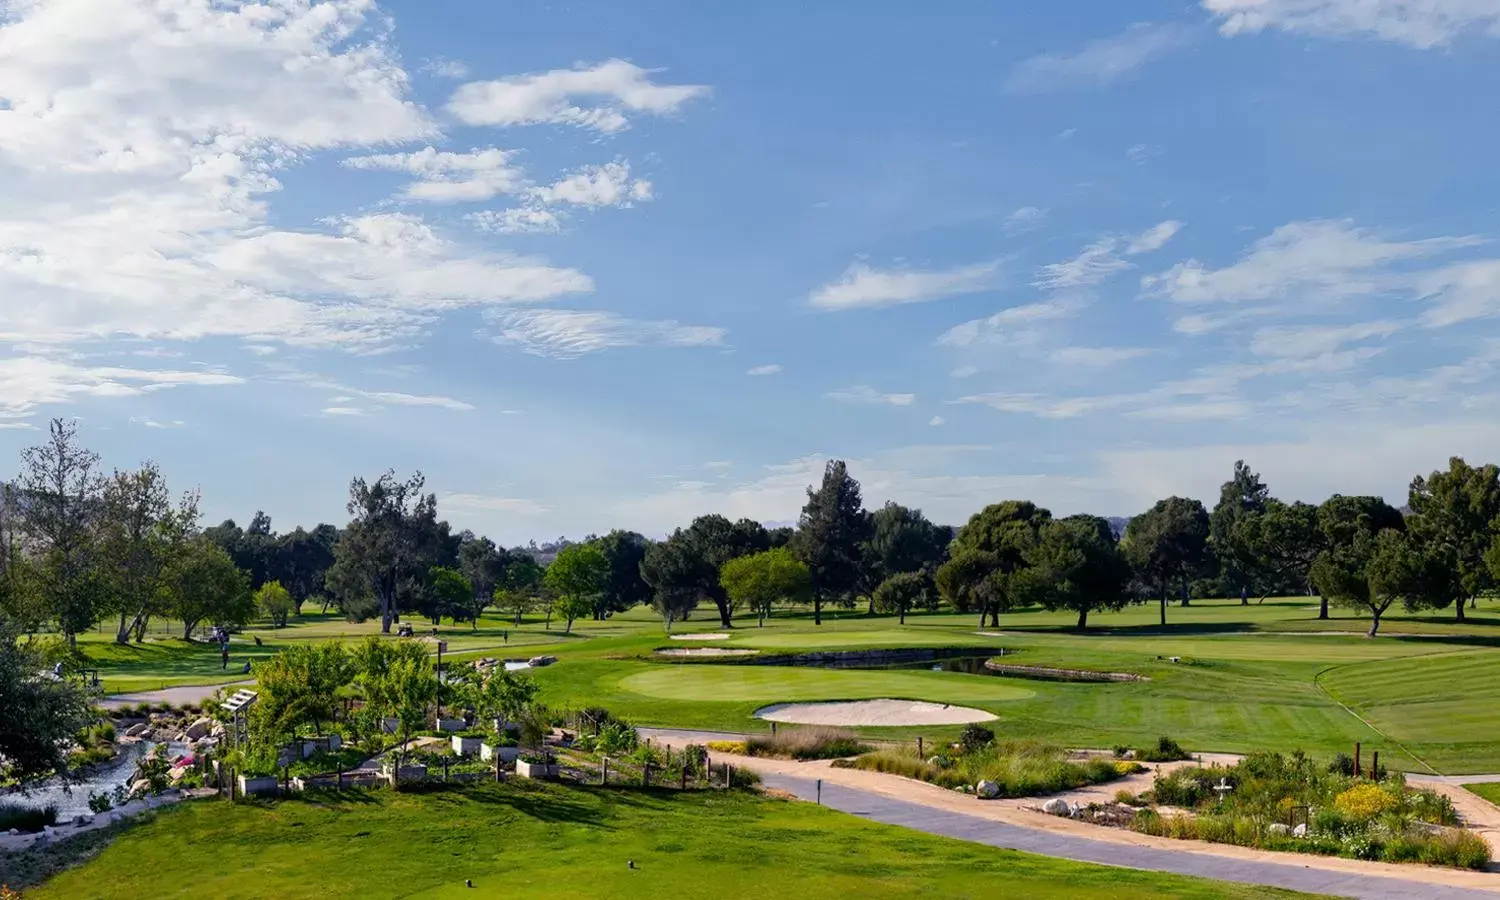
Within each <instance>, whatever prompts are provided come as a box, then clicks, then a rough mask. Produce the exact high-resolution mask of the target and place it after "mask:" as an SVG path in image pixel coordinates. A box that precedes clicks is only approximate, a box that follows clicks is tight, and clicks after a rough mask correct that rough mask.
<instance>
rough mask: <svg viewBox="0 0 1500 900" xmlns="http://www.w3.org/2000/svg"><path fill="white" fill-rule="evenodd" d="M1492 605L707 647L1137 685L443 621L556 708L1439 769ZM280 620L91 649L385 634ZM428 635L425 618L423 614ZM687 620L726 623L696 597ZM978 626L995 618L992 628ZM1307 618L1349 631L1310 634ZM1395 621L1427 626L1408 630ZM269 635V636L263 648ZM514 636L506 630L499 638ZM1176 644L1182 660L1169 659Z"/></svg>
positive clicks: (610, 624)
mask: <svg viewBox="0 0 1500 900" xmlns="http://www.w3.org/2000/svg"><path fill="white" fill-rule="evenodd" d="M1493 609H1494V601H1485V602H1483V603H1482V604H1481V608H1480V609H1478V610H1476V611H1473V612H1471V614H1470V618H1469V620H1468V622H1467V623H1466V624H1464V625H1458V624H1457V623H1455V622H1454V620H1453V616H1452V613H1451V611H1449V612H1442V613H1438V614H1434V615H1409V616H1399V617H1388V619H1387V629H1386V630H1387V631H1388V632H1389V634H1388V635H1387V636H1383V637H1380V638H1377V639H1374V640H1370V639H1368V638H1365V637H1363V636H1362V633H1363V631H1364V627H1365V620H1363V619H1361V618H1358V617H1356V616H1353V615H1352V614H1351V613H1349V612H1347V611H1344V610H1338V609H1335V610H1334V611H1333V616H1332V618H1330V619H1326V620H1323V619H1318V618H1317V613H1318V604H1317V602H1316V601H1314V600H1309V599H1307V598H1300V597H1294V598H1285V599H1279V600H1277V599H1273V600H1267V601H1266V602H1265V603H1260V604H1256V603H1252V604H1250V605H1249V606H1242V605H1240V604H1239V602H1238V601H1233V600H1230V601H1223V600H1219V601H1195V602H1194V603H1193V604H1192V605H1191V606H1189V607H1187V608H1183V607H1180V606H1177V605H1175V604H1174V605H1172V606H1169V607H1168V623H1169V624H1168V626H1167V627H1166V628H1165V629H1163V628H1162V627H1161V626H1160V625H1159V624H1158V611H1157V608H1156V607H1155V605H1154V604H1151V605H1146V606H1139V607H1133V608H1131V609H1127V610H1125V611H1122V612H1119V613H1112V614H1105V615H1098V616H1094V617H1092V618H1091V619H1090V627H1089V629H1088V631H1087V632H1086V633H1078V632H1076V631H1074V630H1073V627H1072V626H1073V624H1074V623H1073V620H1072V618H1071V617H1069V616H1066V615H1059V614H1054V613H1047V612H1043V611H1039V610H1032V611H1021V612H1015V613H1007V614H1005V615H1002V616H1001V623H1000V626H999V628H998V629H990V628H983V629H981V628H980V627H979V624H978V618H977V617H974V616H967V615H963V616H960V615H953V614H920V615H913V616H911V617H909V618H908V620H907V624H906V625H904V626H903V625H900V624H898V623H897V622H896V621H895V620H894V619H892V618H889V617H869V616H866V615H864V613H863V611H862V610H839V609H834V610H829V611H827V613H826V614H825V619H824V623H823V625H821V626H814V625H813V624H812V622H811V619H810V617H809V616H807V615H805V614H801V613H796V614H785V613H778V614H777V615H775V616H773V617H772V618H771V619H770V620H768V622H767V623H766V626H765V627H764V628H760V627H756V626H755V623H754V621H753V620H750V619H745V620H743V621H740V622H737V625H736V627H734V628H732V629H730V630H729V631H730V637H729V638H728V639H726V640H722V641H714V642H711V645H713V646H732V647H746V648H753V649H759V650H761V651H762V652H763V653H766V654H776V653H801V652H807V651H814V650H839V649H857V648H876V647H952V648H972V649H973V652H974V653H975V654H976V655H988V654H996V653H999V652H1000V651H1001V650H1002V649H1004V650H1005V652H1006V654H1007V662H1010V661H1014V662H1017V663H1030V664H1036V665H1042V666H1060V667H1069V666H1077V667H1083V668H1091V669H1102V670H1107V671H1122V672H1135V673H1139V674H1143V675H1146V676H1147V677H1148V678H1149V679H1150V680H1149V681H1146V682H1139V683H1128V684H1060V683H1052V682H1039V681H1022V680H1017V679H1000V678H996V677H993V676H978V675H962V674H958V673H930V672H917V671H899V672H893V671H881V672H852V671H847V670H845V671H830V670H820V669H812V668H806V667H798V668H788V667H776V668H770V667H757V666H751V665H745V664H736V665H715V664H707V663H703V662H697V661H694V662H689V663H681V662H677V663H672V662H665V661H663V660H661V659H659V658H655V657H653V651H654V650H655V649H657V648H661V647H690V646H702V644H697V643H694V642H683V641H673V640H670V639H669V637H668V636H667V634H666V633H665V632H664V630H663V628H662V625H661V622H660V620H659V619H658V618H657V617H656V616H655V615H654V614H653V613H652V612H651V611H650V610H648V609H645V608H638V609H635V610H631V611H630V612H627V613H623V614H620V615H616V616H614V617H612V618H610V619H608V620H606V621H603V622H593V621H579V622H576V623H575V624H574V627H573V631H572V633H571V634H564V633H563V630H562V629H563V625H562V623H560V622H554V623H553V627H552V628H551V629H550V630H549V629H547V628H546V626H545V623H544V622H543V621H542V620H541V619H538V618H535V617H528V618H527V619H526V620H525V622H524V624H522V625H521V626H519V627H518V626H516V625H514V624H513V623H512V622H510V621H508V620H507V619H505V618H504V617H502V616H500V615H498V614H495V613H493V612H492V613H490V614H488V615H486V616H484V617H483V618H482V619H481V621H480V623H479V627H478V628H477V629H474V628H471V627H470V626H468V625H467V624H465V625H460V626H454V625H451V624H444V625H442V626H440V627H439V629H438V630H439V635H438V636H439V637H441V638H442V639H444V640H446V641H447V642H448V647H449V650H448V658H452V659H455V660H459V659H463V658H467V657H473V656H478V655H486V656H514V657H526V656H531V655H535V654H538V653H549V654H555V655H557V656H558V657H559V658H560V659H561V662H560V663H559V664H558V665H556V666H552V667H550V668H547V669H542V670H539V671H538V672H537V678H538V680H539V681H540V682H541V683H542V686H543V698H544V699H545V701H546V702H548V703H549V704H551V705H553V706H556V707H561V708H577V707H581V706H586V705H603V706H606V707H608V708H609V709H611V710H612V711H614V712H615V713H616V714H619V715H622V716H625V717H627V718H628V719H630V720H632V721H636V722H638V723H640V724H646V725H658V726H680V727H689V728H708V729H716V730H733V731H754V730H760V729H763V728H764V727H765V724H764V723H762V722H760V721H759V720H757V719H755V718H753V715H752V714H753V713H754V711H755V710H756V709H757V708H758V707H760V706H764V705H766V704H770V703H777V702H782V701H798V700H833V699H855V698H859V697H875V696H895V697H900V698H907V699H923V700H933V701H938V702H945V703H961V704H964V705H970V706H977V707H980V708H982V709H986V710H989V711H990V712H993V713H995V714H996V715H997V716H999V718H1000V721H999V723H997V724H996V728H997V730H1003V733H1004V734H1005V735H1006V736H1009V737H1038V738H1042V739H1045V740H1048V741H1052V742H1056V743H1063V744H1067V745H1070V746H1081V747H1107V746H1111V745H1113V744H1117V743H1118V744H1129V745H1132V746H1138V745H1140V744H1143V743H1147V742H1153V741H1155V739H1156V738H1157V737H1158V736H1159V735H1162V734H1167V735H1171V736H1173V737H1175V738H1177V739H1178V740H1179V741H1181V742H1183V743H1184V745H1186V746H1188V747H1190V748H1191V749H1194V750H1199V751H1226V752H1236V751H1246V750H1252V749H1274V750H1291V749H1296V748H1301V749H1304V750H1307V751H1309V752H1314V753H1319V754H1323V755H1328V754H1332V753H1334V752H1338V751H1345V752H1350V751H1352V750H1353V745H1354V743H1355V742H1356V741H1359V742H1361V743H1362V744H1363V745H1364V747H1365V749H1366V752H1369V751H1373V750H1379V751H1380V754H1381V759H1382V760H1383V761H1385V762H1386V763H1387V764H1388V765H1390V766H1392V767H1399V768H1407V769H1413V770H1417V771H1426V770H1427V768H1428V767H1429V766H1430V767H1432V768H1434V769H1436V770H1438V771H1442V772H1445V773H1453V774H1457V773H1476V772H1500V719H1497V718H1496V717H1494V716H1493V715H1492V713H1491V711H1492V710H1493V709H1494V706H1495V702H1496V700H1497V699H1500V619H1497V618H1495V617H1494V615H1493ZM312 612H313V610H312V609H311V608H309V613H310V614H309V615H307V616H304V617H302V618H297V619H293V620H292V624H290V625H289V626H288V627H287V628H284V629H272V628H265V627H258V628H254V629H251V630H249V631H247V632H246V633H245V634H244V635H242V636H239V637H238V638H237V639H236V641H235V642H234V644H233V647H232V659H231V665H230V669H229V671H228V672H227V673H226V672H224V671H222V670H221V669H220V667H219V657H218V652H217V650H216V649H215V648H214V647H213V646H212V645H207V644H188V643H186V642H184V641H182V640H181V638H180V637H174V636H172V635H173V633H174V632H172V631H171V630H170V626H171V623H161V625H160V626H158V627H160V628H161V629H162V630H161V631H158V632H154V633H153V634H152V636H151V638H152V639H151V640H148V641H147V642H145V643H144V644H140V645H130V646H125V647H122V646H117V645H115V644H114V643H113V641H112V640H111V635H110V634H107V633H101V634H94V635H88V636H86V637H85V639H84V640H82V641H81V646H82V648H83V649H84V651H85V653H87V654H88V655H89V656H90V657H91V658H92V659H93V660H94V662H95V664H96V665H98V666H99V668H100V670H101V675H102V676H103V678H104V682H105V687H106V690H107V691H108V692H125V691H139V690H150V689H154V688H158V687H163V686H168V685H178V684H215V683H223V682H226V681H233V680H238V679H239V678H241V677H242V676H240V675H239V669H240V667H241V666H242V665H243V662H244V661H245V660H254V659H259V658H263V657H265V656H266V655H268V654H270V653H274V652H276V651H277V650H279V649H281V648H284V647H286V646H290V645H292V644H294V643H298V642H307V641H320V640H328V639H339V640H346V641H354V640H360V639H363V638H365V637H366V636H369V635H373V634H378V633H379V623H378V622H366V623H362V624H358V625H355V624H350V623H348V622H345V621H343V620H341V619H339V618H337V617H335V616H331V615H328V616H325V615H315V614H311V613H312ZM414 624H415V625H416V626H417V630H418V634H419V635H425V634H426V633H427V632H428V630H429V629H430V628H431V626H430V625H428V624H427V623H424V622H416V623H414ZM675 630H676V631H678V632H706V631H719V630H720V628H719V624H718V620H717V617H716V616H713V615H711V614H709V613H708V611H707V610H700V611H699V612H698V613H697V614H695V615H694V617H693V619H692V620H691V621H688V622H682V623H678V625H677V627H676V629H675ZM981 632H985V633H983V634H982V633H981ZM1308 632H1348V633H1349V634H1348V635H1347V636H1345V635H1343V634H1311V633H1308ZM1403 635H1422V636H1420V637H1418V636H1403ZM254 637H260V638H261V641H262V646H259V647H257V646H255V645H254V643H253V638H254ZM507 638H508V642H507ZM1173 656H1176V657H1181V658H1182V662H1181V663H1180V664H1172V663H1170V662H1168V661H1167V658H1168V657H1173ZM876 733H877V734H878V733H884V734H886V735H887V736H892V735H893V736H905V737H912V738H914V737H916V736H917V735H918V734H919V733H920V734H921V735H922V736H924V737H926V738H928V739H929V740H933V739H941V738H947V737H951V736H954V735H956V734H957V728H947V729H944V728H927V729H922V730H921V731H920V732H919V731H916V730H911V729H905V730H902V729H895V730H892V729H886V730H884V732H876Z"/></svg>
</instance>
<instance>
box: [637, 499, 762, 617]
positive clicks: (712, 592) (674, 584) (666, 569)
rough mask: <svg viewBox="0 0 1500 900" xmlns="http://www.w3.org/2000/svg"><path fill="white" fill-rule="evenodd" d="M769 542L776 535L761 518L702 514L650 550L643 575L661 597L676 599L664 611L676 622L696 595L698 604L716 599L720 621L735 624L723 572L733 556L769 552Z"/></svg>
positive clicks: (643, 560)
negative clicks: (735, 519)
mask: <svg viewBox="0 0 1500 900" xmlns="http://www.w3.org/2000/svg"><path fill="white" fill-rule="evenodd" d="M769 545H770V537H769V535H768V534H767V533H766V530H765V527H764V526H762V525H761V524H760V523H759V522H753V521H750V520H749V519H741V520H740V521H738V522H730V521H729V520H728V519H726V518H725V517H723V516H719V515H708V516H699V517H698V518H696V519H694V520H693V522H692V524H691V525H689V526H688V527H687V528H679V529H677V530H676V531H674V532H673V533H672V535H671V536H670V537H668V538H667V539H666V540H665V541H661V542H659V543H657V544H654V545H652V546H651V547H649V548H648V549H647V550H646V553H645V555H644V556H643V557H642V559H641V577H642V578H643V579H644V580H645V581H646V583H647V584H649V585H650V586H651V587H652V589H653V590H654V591H655V592H656V595H657V598H658V599H664V598H665V599H668V600H669V601H670V602H667V604H666V606H665V607H663V609H665V611H666V613H668V614H669V615H670V616H671V617H672V619H673V620H674V621H675V615H676V614H677V613H678V612H686V611H687V610H688V609H690V608H691V607H690V606H687V604H686V600H685V599H684V598H685V597H686V596H687V595H689V594H691V595H693V596H694V597H695V598H696V599H695V600H694V602H693V605H694V606H695V605H696V603H697V602H698V601H701V600H709V601H711V602H712V603H713V604H714V606H715V607H716V608H717V609H718V611H719V622H720V624H721V625H723V627H725V628H731V627H733V624H734V623H733V615H734V604H733V603H732V602H731V601H730V598H729V595H728V594H727V593H725V591H724V588H723V586H722V585H721V584H720V583H719V570H720V568H721V567H722V566H723V565H724V564H725V563H727V562H729V561H730V560H731V559H736V558H738V557H741V556H746V555H749V554H751V553H756V552H759V551H761V550H765V549H767V548H768V547H769ZM664 592H665V593H664ZM669 627H670V625H669Z"/></svg>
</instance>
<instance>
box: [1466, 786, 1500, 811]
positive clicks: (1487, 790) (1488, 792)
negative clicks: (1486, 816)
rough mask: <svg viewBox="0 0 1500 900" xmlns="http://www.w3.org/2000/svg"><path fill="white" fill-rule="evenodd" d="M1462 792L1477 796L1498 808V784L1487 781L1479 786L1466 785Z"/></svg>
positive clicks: (1499, 796) (1499, 799) (1499, 802)
mask: <svg viewBox="0 0 1500 900" xmlns="http://www.w3.org/2000/svg"><path fill="white" fill-rule="evenodd" d="M1464 790H1466V791H1469V792H1471V793H1474V794H1478V795H1479V796H1481V797H1483V798H1484V799H1486V800H1488V801H1490V802H1491V803H1493V804H1495V805H1496V806H1500V783H1496V782H1493V781H1489V782H1484V783H1481V784H1466V785H1464Z"/></svg>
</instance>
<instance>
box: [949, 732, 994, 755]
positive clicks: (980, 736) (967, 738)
mask: <svg viewBox="0 0 1500 900" xmlns="http://www.w3.org/2000/svg"><path fill="white" fill-rule="evenodd" d="M994 742H995V732H993V731H991V730H989V729H988V728H985V727H984V726H983V725H965V726H964V730H963V731H962V732H961V733H960V734H959V736H958V745H959V747H961V748H962V749H963V752H965V753H973V752H975V751H977V750H980V749H982V748H984V747H988V746H989V745H990V744H993V743H994Z"/></svg>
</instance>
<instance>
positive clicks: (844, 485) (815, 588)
mask: <svg viewBox="0 0 1500 900" xmlns="http://www.w3.org/2000/svg"><path fill="white" fill-rule="evenodd" d="M868 532H869V516H868V515H867V514H866V513H865V508H864V502H863V501H862V500H861V499H860V494H859V482H858V481H855V480H854V479H853V478H850V477H849V469H848V466H846V465H845V464H844V461H843V460H841V459H835V460H830V461H829V462H828V465H827V467H826V468H825V469H824V470H823V484H822V485H821V486H820V487H819V488H818V489H817V490H813V489H812V488H808V489H807V505H806V506H804V507H802V518H801V521H800V522H799V523H798V530H797V539H796V550H797V555H798V556H799V557H801V559H802V561H803V562H804V563H806V564H807V569H808V573H809V574H810V575H811V580H812V597H813V624H814V625H821V624H823V603H824V602H825V601H828V600H834V599H838V598H840V597H846V596H848V595H849V594H850V593H851V592H853V591H854V590H855V588H856V587H857V586H858V584H859V578H860V545H861V544H862V543H863V542H864V541H865V540H866V538H867V537H868Z"/></svg>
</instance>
